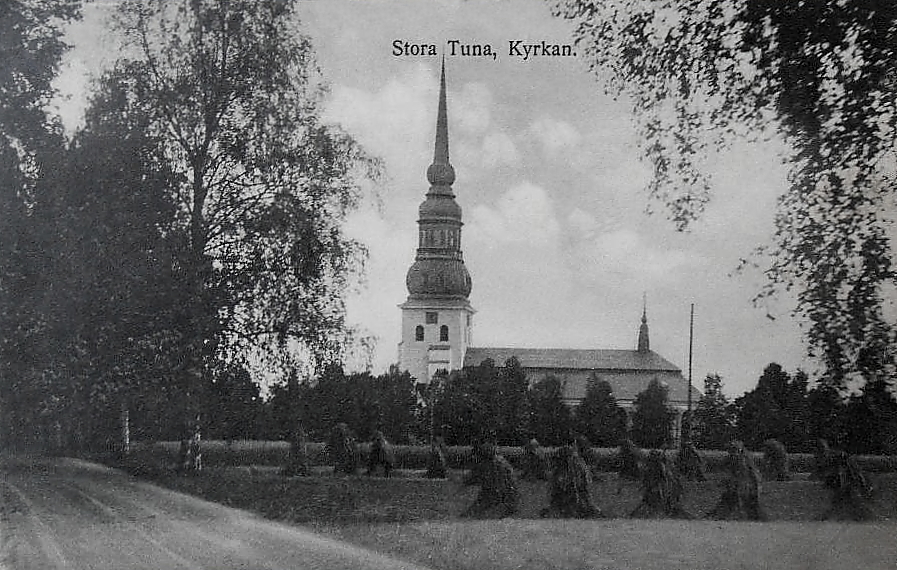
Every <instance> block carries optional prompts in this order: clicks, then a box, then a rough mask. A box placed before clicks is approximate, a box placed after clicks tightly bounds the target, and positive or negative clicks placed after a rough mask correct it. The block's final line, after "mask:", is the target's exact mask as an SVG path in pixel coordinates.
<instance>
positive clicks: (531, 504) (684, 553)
mask: <svg viewBox="0 0 897 570" xmlns="http://www.w3.org/2000/svg"><path fill="white" fill-rule="evenodd" d="M144 452H145V453H147V454H148V455H149V458H150V459H149V461H154V460H156V461H157V460H158V454H156V453H151V450H144ZM254 453H255V454H258V453H261V451H258V450H256V451H255V452H254ZM204 454H205V451H204ZM138 455H139V454H138ZM256 456H257V455H256ZM228 462H229V463H233V461H228ZM146 474H147V475H148V476H149V477H150V478H151V479H153V480H155V481H156V482H157V483H160V484H162V485H164V486H167V487H170V488H173V489H176V490H179V491H183V492H187V493H190V494H194V495H197V496H200V497H203V498H206V499H208V500H211V501H215V502H219V503H223V504H226V505H230V506H234V507H238V508H242V509H246V510H250V511H254V512H256V513H258V514H260V515H262V516H264V517H267V518H270V519H274V520H280V521H284V522H289V523H297V524H302V525H304V526H308V527H311V528H313V529H315V530H317V531H318V532H321V533H325V534H328V535H330V536H333V537H334V538H338V539H340V540H345V541H348V542H351V543H353V544H357V545H359V546H363V547H366V548H370V549H372V550H377V551H380V552H385V553H388V554H390V555H393V556H395V557H398V558H400V559H406V560H410V561H414V562H418V563H420V564H423V565H426V566H428V567H431V568H435V569H445V570H450V569H451V570H466V569H470V570H474V569H476V570H511V569H530V568H531V569H540V570H541V569H555V568H556V569H578V568H583V569H598V568H644V569H649V570H650V569H655V568H657V569H661V568H662V569H663V570H672V569H674V568H695V569H703V568H706V569H714V570H715V569H717V568H726V569H741V568H745V569H746V568H771V569H779V568H782V569H784V568H807V569H809V568H813V569H829V568H831V569H834V568H845V567H852V566H855V567H861V568H894V564H893V561H894V560H897V542H895V541H894V540H893V537H894V533H895V529H897V525H895V524H894V523H895V522H897V473H874V474H872V475H871V476H870V479H871V480H872V482H873V484H874V485H875V487H876V489H877V491H876V494H875V496H874V498H873V505H872V508H873V511H874V512H875V513H876V514H877V515H878V520H877V521H876V522H874V523H864V524H855V523H832V522H816V519H818V518H819V516H820V515H821V514H823V513H824V512H825V510H827V508H828V504H829V491H828V490H826V489H825V488H824V487H823V486H822V484H821V483H819V482H817V481H812V480H809V479H808V478H807V477H806V475H798V476H797V477H796V478H795V480H792V481H787V482H775V481H770V482H764V483H763V485H762V491H761V492H762V497H761V502H762V504H763V507H764V508H765V510H766V512H767V515H768V518H769V520H770V521H771V522H764V523H742V522H723V521H712V520H692V521H681V520H634V519H629V518H627V517H628V514H629V512H631V511H632V509H634V508H635V506H636V505H637V504H638V502H639V501H640V498H641V492H640V489H639V486H638V485H637V484H634V483H628V484H626V485H625V486H624V487H623V490H622V492H620V493H619V494H618V493H617V488H618V480H617V477H616V475H615V474H612V473H603V474H601V476H600V477H598V478H597V480H596V482H595V483H594V485H593V487H592V495H593V498H594V499H595V502H596V504H598V505H599V507H600V508H601V509H602V511H603V512H604V514H605V516H606V517H607V518H604V519H597V520H590V521H581V520H542V519H539V518H538V512H539V510H540V509H541V508H542V507H543V506H544V505H545V504H546V502H547V497H548V486H547V483H544V482H521V491H522V492H521V496H522V504H521V506H520V511H519V513H518V514H517V515H516V516H515V518H514V519H506V520H501V521H469V520H462V519H460V518H459V513H461V512H462V511H463V510H464V509H465V508H466V507H467V505H469V504H470V503H471V502H472V501H473V499H474V497H475V495H476V493H477V488H476V487H465V486H463V485H462V484H461V479H462V476H463V474H464V472H463V471H462V470H459V469H452V470H450V473H449V479H448V480H428V479H424V478H422V477H421V471H420V470H412V469H401V470H399V471H398V472H397V475H396V476H395V477H393V478H392V479H385V478H382V477H370V478H369V477H366V476H363V475H356V476H334V475H333V474H332V470H331V469H330V468H329V467H325V466H320V465H318V466H315V467H313V474H312V476H309V477H289V478H288V477H282V476H281V475H280V474H279V468H278V467H276V466H273V465H269V466H265V465H256V466H239V465H229V466H225V465H219V466H212V467H208V468H206V469H204V471H203V472H202V473H200V474H198V475H192V476H182V475H176V474H174V473H172V472H170V471H168V470H165V469H150V470H148V471H147V473H146ZM720 477H721V476H720V475H719V474H714V475H713V476H712V477H711V480H710V481H708V482H703V483H697V482H688V483H686V487H685V508H686V510H688V511H689V512H691V513H692V514H694V515H696V516H701V515H703V514H705V513H707V512H708V511H709V510H710V509H712V508H713V507H714V506H715V504H716V502H717V501H718V499H719V496H720V493H721V489H720V485H719V484H720Z"/></svg>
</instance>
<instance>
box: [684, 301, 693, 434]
mask: <svg viewBox="0 0 897 570" xmlns="http://www.w3.org/2000/svg"><path fill="white" fill-rule="evenodd" d="M694 338H695V304H694V303H692V304H691V316H690V318H689V321H688V412H687V414H688V416H687V417H688V423H687V424H686V430H685V443H691V420H692V418H691V370H692V367H691V363H692V354H693V353H694Z"/></svg>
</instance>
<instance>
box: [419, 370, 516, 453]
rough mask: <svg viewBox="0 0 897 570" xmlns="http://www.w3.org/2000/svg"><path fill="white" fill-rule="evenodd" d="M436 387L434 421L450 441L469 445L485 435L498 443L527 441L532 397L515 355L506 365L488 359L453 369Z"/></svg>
mask: <svg viewBox="0 0 897 570" xmlns="http://www.w3.org/2000/svg"><path fill="white" fill-rule="evenodd" d="M434 390H435V391H436V396H435V398H436V402H435V406H434V408H433V410H434V414H435V417H434V419H433V421H434V424H435V426H436V429H437V433H438V434H439V435H441V436H443V437H444V438H445V440H446V442H447V443H449V444H465V445H467V444H471V443H472V442H474V441H476V440H478V439H480V438H481V437H484V436H486V437H489V438H491V439H494V440H495V441H496V443H498V444H499V445H517V444H520V443H522V442H523V441H525V439H526V438H525V436H526V432H527V428H528V424H527V422H528V417H529V406H530V400H529V399H528V396H527V380H526V376H525V374H524V372H523V369H522V368H521V367H520V363H519V362H518V361H517V359H516V358H511V359H509V360H508V361H507V362H506V363H505V365H504V366H495V363H494V362H492V361H491V360H486V361H484V362H482V363H480V365H478V366H474V367H469V368H465V369H463V370H460V371H456V372H453V373H452V374H450V375H449V376H448V377H447V378H445V379H444V380H443V381H442V383H441V385H437V386H435V387H434ZM427 415H429V412H427Z"/></svg>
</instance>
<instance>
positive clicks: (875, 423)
mask: <svg viewBox="0 0 897 570" xmlns="http://www.w3.org/2000/svg"><path fill="white" fill-rule="evenodd" d="M693 418H694V419H693V421H692V440H693V441H694V443H695V444H696V445H697V446H698V447H700V448H704V449H724V448H725V446H726V445H727V444H728V442H729V441H731V440H732V439H739V440H741V441H743V442H744V443H745V445H746V446H747V447H748V448H750V449H755V450H757V449H760V448H761V446H762V445H763V442H764V441H766V440H767V439H777V440H779V441H780V442H782V443H783V444H784V445H785V446H786V448H787V449H788V450H789V451H803V452H811V451H813V450H814V449H815V445H816V440H817V439H819V438H822V439H825V440H827V441H828V442H829V443H830V444H832V445H833V446H835V447H839V448H842V449H846V450H848V451H849V452H851V453H869V454H894V453H897V402H895V401H894V398H893V396H892V395H891V394H890V393H889V392H888V385H887V384H886V383H885V382H883V381H878V382H873V383H867V384H866V385H865V386H864V387H863V388H862V389H861V390H860V391H859V392H857V393H854V394H852V395H849V396H848V397H846V398H845V397H842V395H841V394H840V393H839V392H838V391H837V390H835V389H834V388H833V387H831V386H828V385H826V384H817V385H815V386H813V387H812V388H809V389H808V378H807V375H806V374H805V373H804V372H802V371H800V370H798V371H797V372H795V373H794V374H789V373H788V372H786V371H785V370H783V369H782V367H781V366H779V365H778V364H770V365H768V366H767V367H766V369H764V371H763V374H762V375H761V376H760V379H759V381H758V383H757V387H756V388H754V389H753V390H751V391H750V392H747V393H745V394H744V395H743V396H740V397H738V398H736V399H735V400H734V401H730V400H729V399H728V398H726V396H725V395H724V394H723V392H722V379H721V378H720V377H719V376H718V375H709V376H707V378H706V379H705V381H704V394H703V395H702V397H701V399H700V400H699V401H698V405H697V407H696V408H695V412H694V415H693Z"/></svg>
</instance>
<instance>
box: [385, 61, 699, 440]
mask: <svg viewBox="0 0 897 570" xmlns="http://www.w3.org/2000/svg"><path fill="white" fill-rule="evenodd" d="M427 180H428V181H429V183H430V188H429V190H428V192H427V193H426V197H425V199H424V201H423V202H422V203H421V205H420V208H419V209H418V230H419V231H418V247H417V253H416V255H415V259H414V263H413V264H412V265H411V267H410V268H409V269H408V273H407V275H406V279H405V283H406V286H407V288H408V298H407V300H406V301H405V302H404V303H402V304H401V305H399V308H400V309H401V311H402V337H401V338H402V340H401V342H400V343H399V354H398V357H399V368H400V369H401V370H407V371H408V372H409V373H410V374H411V375H412V376H413V377H414V378H416V379H417V381H418V382H421V383H429V382H430V379H431V378H433V376H434V375H435V374H436V372H437V371H439V370H445V371H452V370H459V369H461V368H464V367H470V366H477V365H479V364H480V363H482V362H483V361H485V360H487V359H491V360H492V361H493V362H494V363H495V364H496V365H503V364H504V363H505V362H506V361H507V360H508V359H510V358H511V357H515V358H517V360H518V361H519V362H520V364H521V366H522V367H523V369H524V370H525V371H526V374H527V379H528V381H529V382H530V384H533V383H535V382H538V381H539V380H541V379H543V378H545V377H547V376H554V377H556V378H558V379H559V380H560V381H561V383H562V385H563V387H564V399H565V401H566V402H567V403H568V404H569V405H572V406H575V405H578V403H579V402H580V401H581V400H582V398H583V397H584V395H585V390H586V385H587V383H588V381H589V379H590V378H591V377H592V376H597V377H599V378H600V379H602V380H606V381H607V382H608V383H610V385H611V387H612V388H613V391H614V396H615V398H616V399H617V402H618V403H619V404H620V405H621V406H622V407H624V409H627V408H628V409H631V408H632V404H633V402H634V400H635V397H636V395H637V394H638V393H639V392H641V391H642V390H644V389H645V388H646V387H647V386H648V384H649V383H650V382H651V381H652V380H654V379H657V380H658V381H660V382H661V383H663V384H665V385H666V386H667V387H668V389H669V404H670V406H671V407H673V408H674V409H676V410H677V411H678V412H679V413H678V414H677V421H676V424H675V430H674V431H675V433H674V435H677V436H678V432H679V426H680V422H681V412H684V411H685V410H686V406H687V401H688V382H687V381H686V380H685V379H684V378H683V376H682V372H681V370H680V369H679V368H678V367H676V366H675V365H674V364H672V363H671V362H669V361H668V360H666V359H665V358H663V357H662V356H660V355H659V354H657V353H656V352H653V351H652V350H651V349H650V341H649V336H648V321H647V314H646V311H645V309H644V308H643V310H642V317H641V324H640V327H639V331H638V342H637V345H636V348H635V349H634V350H619V349H601V348H596V349H564V348H492V347H477V346H473V341H472V329H473V315H474V313H475V312H476V311H474V309H473V307H472V306H471V304H470V301H469V299H468V298H469V296H470V292H471V286H472V281H471V278H470V274H469V273H468V271H467V268H466V267H465V265H464V259H463V255H462V250H461V228H462V226H463V224H462V221H461V217H462V216H461V207H460V206H459V205H458V203H457V202H456V201H455V194H454V192H453V189H452V184H453V183H454V181H455V170H454V168H453V167H452V165H451V163H450V162H449V143H448V110H447V102H446V87H445V68H444V66H443V69H442V74H441V78H440V91H439V106H438V111H437V118H436V141H435V151H434V156H433V163H432V164H431V165H430V166H429V168H428V169H427ZM699 397H700V393H699V392H698V391H697V390H694V389H692V398H693V400H694V402H695V403H696V402H697V398H699Z"/></svg>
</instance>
